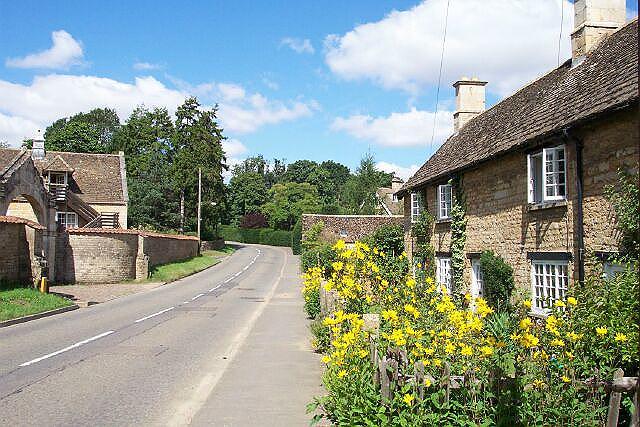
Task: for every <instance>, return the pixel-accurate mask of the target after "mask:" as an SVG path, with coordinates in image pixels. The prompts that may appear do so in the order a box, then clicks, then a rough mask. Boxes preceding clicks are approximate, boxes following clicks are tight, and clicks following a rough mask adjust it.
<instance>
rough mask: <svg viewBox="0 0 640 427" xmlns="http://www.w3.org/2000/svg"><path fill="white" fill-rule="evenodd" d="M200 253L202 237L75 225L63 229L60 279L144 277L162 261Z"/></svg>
mask: <svg viewBox="0 0 640 427" xmlns="http://www.w3.org/2000/svg"><path fill="white" fill-rule="evenodd" d="M197 254H198V239H197V238H196V237H191V236H177V235H167V234H156V233H146V232H139V231H136V230H121V229H102V228H99V229H75V230H68V231H67V232H64V233H59V235H58V238H57V247H56V267H57V276H56V282H59V283H114V282H121V281H124V280H133V279H144V278H146V277H147V275H148V272H149V269H150V268H151V267H153V266H155V265H158V264H166V263H169V262H174V261H179V260H183V259H187V258H191V257H194V256H196V255H197Z"/></svg>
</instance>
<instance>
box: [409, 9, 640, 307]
mask: <svg viewBox="0 0 640 427" xmlns="http://www.w3.org/2000/svg"><path fill="white" fill-rule="evenodd" d="M574 7H575V30H574V32H573V34H572V50H573V52H572V58H571V59H570V60H568V61H567V62H565V63H564V64H562V65H560V66H559V67H558V68H556V69H554V70H552V71H550V72H549V73H548V74H546V75H544V76H542V77H541V78H539V79H538V80H536V81H534V82H532V83H530V84H528V85H527V86H525V87H523V88H522V89H520V90H518V91H517V92H516V93H514V94H513V95H511V96H510V97H508V98H506V99H504V100H503V101H501V102H499V103H498V104H496V105H494V106H493V107H492V108H490V109H488V110H486V111H483V110H484V88H485V84H486V82H483V81H480V80H478V79H461V80H460V81H457V82H456V83H455V84H454V87H455V88H456V99H457V102H456V106H457V111H456V113H455V120H454V122H455V123H454V129H455V131H454V134H453V135H451V136H450V137H449V138H448V139H447V141H446V142H445V143H444V144H443V145H442V146H441V147H440V148H439V149H438V150H437V152H436V153H434V154H433V155H432V156H431V157H430V158H429V159H428V160H427V162H426V163H425V164H424V165H423V166H422V167H421V168H420V169H419V170H418V171H417V172H416V173H415V174H414V176H413V177H411V178H410V179H409V180H408V181H407V183H406V184H405V185H404V186H403V187H402V189H401V190H400V191H399V192H398V193H397V194H398V197H401V198H403V199H404V209H405V216H404V224H405V230H406V246H407V252H408V253H411V252H412V250H413V249H414V248H415V241H414V240H413V238H412V236H411V233H410V229H411V225H412V222H414V221H415V220H416V219H417V217H418V216H419V214H420V212H421V211H422V210H423V209H427V210H428V211H429V212H430V213H431V214H432V215H433V216H434V217H435V225H434V229H433V234H432V238H431V243H432V244H433V246H434V248H435V251H436V270H437V280H438V281H439V282H440V283H443V284H446V285H447V286H450V285H451V274H450V268H451V216H450V213H451V207H452V203H453V199H454V198H455V195H456V194H462V197H464V204H465V206H466V218H467V221H468V223H467V227H466V242H465V247H464V251H465V253H466V266H465V272H464V275H465V282H466V283H467V286H469V290H470V291H471V292H472V294H475V295H477V294H480V293H481V292H482V271H481V270H480V264H479V257H480V254H481V252H482V251H484V250H493V251H494V252H496V253H497V254H498V255H500V256H501V257H502V258H504V259H505V260H506V261H507V262H508V263H509V264H510V265H511V266H512V267H513V269H514V273H515V279H516V283H517V284H518V286H520V287H521V288H522V289H524V290H525V291H527V292H528V291H529V290H530V292H531V299H532V301H533V304H534V307H533V310H534V311H537V312H544V311H545V309H546V303H545V300H546V301H548V300H553V299H556V298H558V297H562V296H563V295H564V294H565V292H566V291H567V289H568V288H569V287H570V286H572V285H573V284H574V283H577V282H581V281H582V280H583V279H584V276H585V259H586V258H587V257H588V256H590V255H591V254H594V255H596V256H600V258H601V259H603V260H606V259H607V258H608V255H609V254H611V253H615V252H616V251H617V247H618V246H617V241H618V239H617V237H618V236H617V235H616V228H615V218H614V215H613V209H612V206H611V205H610V203H609V202H608V201H607V200H606V199H605V197H604V195H603V190H604V187H605V186H606V185H610V184H615V183H616V181H617V177H618V170H619V169H622V170H626V171H629V172H632V173H633V172H636V171H637V170H638V169H637V168H638V159H639V149H638V143H639V135H638V128H639V120H638V21H637V18H636V19H635V20H634V21H632V22H630V23H628V24H625V2H624V0H576V2H575V6H574ZM454 182H457V183H459V188H452V185H451V184H452V183H454ZM605 264H606V261H605ZM615 268H616V267H615V266H614V265H610V264H606V265H605V271H606V270H607V269H615Z"/></svg>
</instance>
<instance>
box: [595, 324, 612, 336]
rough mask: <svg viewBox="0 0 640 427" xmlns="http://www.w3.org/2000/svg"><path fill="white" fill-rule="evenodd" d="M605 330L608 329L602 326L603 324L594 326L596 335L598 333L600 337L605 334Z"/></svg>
mask: <svg viewBox="0 0 640 427" xmlns="http://www.w3.org/2000/svg"><path fill="white" fill-rule="evenodd" d="M607 332H609V331H608V330H607V328H606V327H604V326H598V327H597V328H596V333H597V334H598V335H600V336H601V337H603V336H605V335H607Z"/></svg>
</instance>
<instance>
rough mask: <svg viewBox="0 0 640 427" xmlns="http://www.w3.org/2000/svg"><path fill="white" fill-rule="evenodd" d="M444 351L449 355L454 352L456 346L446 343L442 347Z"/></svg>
mask: <svg viewBox="0 0 640 427" xmlns="http://www.w3.org/2000/svg"><path fill="white" fill-rule="evenodd" d="M444 351H445V353H447V354H451V353H453V352H454V351H456V346H455V345H453V344H452V343H450V342H448V343H447V345H446V346H445V347H444Z"/></svg>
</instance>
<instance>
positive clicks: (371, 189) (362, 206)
mask: <svg viewBox="0 0 640 427" xmlns="http://www.w3.org/2000/svg"><path fill="white" fill-rule="evenodd" d="M392 177H393V174H389V173H385V172H382V171H379V170H378V169H377V168H376V165H375V161H374V158H373V156H372V155H371V154H366V155H365V156H364V157H363V158H362V160H360V166H359V167H358V169H357V170H356V174H355V175H354V176H352V177H351V178H349V180H348V181H347V183H346V185H345V190H344V193H345V195H344V197H345V204H346V205H347V208H348V209H349V211H350V212H352V213H354V214H363V215H373V214H375V213H376V207H377V206H378V200H377V196H376V190H377V189H378V188H380V187H387V186H389V185H391V179H392Z"/></svg>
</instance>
